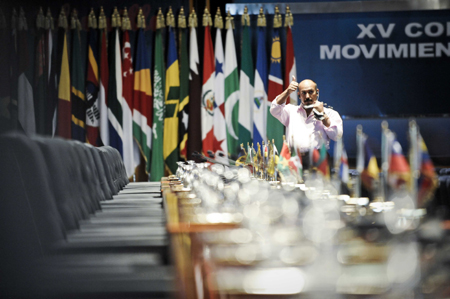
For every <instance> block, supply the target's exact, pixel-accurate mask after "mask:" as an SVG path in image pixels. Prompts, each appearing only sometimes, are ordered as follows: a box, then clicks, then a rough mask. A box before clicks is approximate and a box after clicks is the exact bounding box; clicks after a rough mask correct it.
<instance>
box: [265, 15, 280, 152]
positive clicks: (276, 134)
mask: <svg viewBox="0 0 450 299" xmlns="http://www.w3.org/2000/svg"><path fill="white" fill-rule="evenodd" d="M280 27H281V14H280V13H277V12H275V16H274V20H273V32H272V51H271V54H270V55H271V56H270V62H271V63H270V74H269V85H268V88H267V95H268V102H267V106H268V107H267V108H266V109H267V111H268V112H267V138H268V139H275V144H277V145H278V146H281V142H282V140H281V136H283V134H284V126H283V124H282V123H281V122H280V121H279V120H278V119H276V118H275V117H274V116H273V115H272V114H271V113H270V112H269V110H270V104H271V102H272V101H273V100H274V99H275V98H276V97H277V96H278V95H279V94H280V93H282V92H283V75H282V72H281V43H280V32H279V30H280V29H279V28H280Z"/></svg>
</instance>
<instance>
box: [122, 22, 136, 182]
mask: <svg viewBox="0 0 450 299" xmlns="http://www.w3.org/2000/svg"><path fill="white" fill-rule="evenodd" d="M122 40H123V47H122V84H123V90H122V96H123V100H122V113H123V119H122V121H123V123H122V126H123V163H124V164H125V170H126V171H127V176H128V177H130V176H132V175H133V173H134V169H135V167H136V166H137V165H135V163H134V159H133V147H134V142H133V115H132V109H133V78H134V73H133V58H132V55H131V44H130V35H129V32H128V30H125V31H124V32H123V36H122Z"/></svg>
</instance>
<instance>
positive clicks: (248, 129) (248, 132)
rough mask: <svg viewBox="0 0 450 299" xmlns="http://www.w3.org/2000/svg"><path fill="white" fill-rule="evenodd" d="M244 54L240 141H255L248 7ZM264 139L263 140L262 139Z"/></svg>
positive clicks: (243, 21)
mask: <svg viewBox="0 0 450 299" xmlns="http://www.w3.org/2000/svg"><path fill="white" fill-rule="evenodd" d="M242 25H243V26H244V28H243V29H242V54H241V72H240V78H239V95H240V98H239V143H244V144H245V143H248V142H252V141H253V139H252V138H253V109H252V108H253V86H254V81H255V80H254V73H253V72H254V69H253V57H252V46H251V38H250V17H249V15H248V14H247V7H246V8H244V15H242ZM261 141H262V140H261Z"/></svg>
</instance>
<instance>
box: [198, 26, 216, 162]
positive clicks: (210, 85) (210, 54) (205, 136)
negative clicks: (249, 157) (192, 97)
mask: <svg viewBox="0 0 450 299" xmlns="http://www.w3.org/2000/svg"><path fill="white" fill-rule="evenodd" d="M203 54H204V55H203V86H202V120H201V121H202V148H203V153H204V154H207V152H208V151H209V150H210V151H214V130H213V123H214V77H215V76H214V74H215V64H214V49H213V44H212V39H211V31H210V27H209V26H206V27H205V44H204V53H203Z"/></svg>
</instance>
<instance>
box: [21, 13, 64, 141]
mask: <svg viewBox="0 0 450 299" xmlns="http://www.w3.org/2000/svg"><path fill="white" fill-rule="evenodd" d="M27 32H28V27H27V21H26V19H25V13H24V11H23V9H22V8H21V9H20V16H19V31H18V37H19V44H18V46H17V49H18V51H17V55H18V58H19V72H18V74H19V81H18V94H17V106H18V119H19V125H20V127H21V128H22V129H23V130H24V132H25V133H26V134H28V135H32V134H35V133H36V120H35V114H34V102H33V87H32V86H31V83H30V80H29V78H30V77H31V76H30V67H31V64H30V57H29V53H28V42H27ZM69 84H70V83H69ZM69 103H70V98H69ZM69 113H70V106H69ZM69 124H70V117H69Z"/></svg>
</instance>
